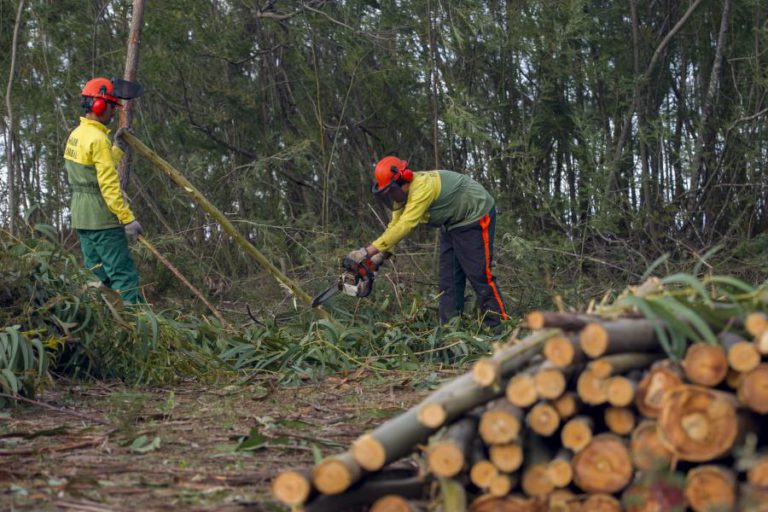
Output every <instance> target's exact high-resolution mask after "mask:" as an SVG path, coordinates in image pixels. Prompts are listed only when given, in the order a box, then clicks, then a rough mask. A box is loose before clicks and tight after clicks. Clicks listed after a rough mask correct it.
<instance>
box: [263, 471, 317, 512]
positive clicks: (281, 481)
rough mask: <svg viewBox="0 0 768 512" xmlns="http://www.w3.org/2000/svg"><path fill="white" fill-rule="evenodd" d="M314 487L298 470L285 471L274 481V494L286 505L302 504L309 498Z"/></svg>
mask: <svg viewBox="0 0 768 512" xmlns="http://www.w3.org/2000/svg"><path fill="white" fill-rule="evenodd" d="M311 489H312V487H311V485H310V483H309V480H308V479H307V478H306V477H305V476H304V475H302V474H301V473H299V472H298V471H283V472H282V473H280V474H278V475H277V477H276V478H275V479H274V481H273V482H272V495H273V496H274V497H275V498H276V499H277V500H278V501H280V502H282V503H284V504H286V505H290V506H293V505H302V504H304V502H306V501H307V498H309V493H310V491H311Z"/></svg>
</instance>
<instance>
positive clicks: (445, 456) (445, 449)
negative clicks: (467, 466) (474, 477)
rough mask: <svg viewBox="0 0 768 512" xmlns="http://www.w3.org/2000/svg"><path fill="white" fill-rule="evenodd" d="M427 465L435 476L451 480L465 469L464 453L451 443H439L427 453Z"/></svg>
mask: <svg viewBox="0 0 768 512" xmlns="http://www.w3.org/2000/svg"><path fill="white" fill-rule="evenodd" d="M427 464H428V465H429V469H430V470H431V471H432V472H433V473H434V474H435V475H437V476H442V477H445V478H450V477H452V476H456V475H457V474H459V472H460V471H461V469H462V468H463V467H464V453H463V452H462V451H461V449H460V448H459V447H458V446H456V445H455V444H454V443H452V442H450V441H448V442H441V443H437V444H435V445H433V446H430V447H429V449H428V451H427Z"/></svg>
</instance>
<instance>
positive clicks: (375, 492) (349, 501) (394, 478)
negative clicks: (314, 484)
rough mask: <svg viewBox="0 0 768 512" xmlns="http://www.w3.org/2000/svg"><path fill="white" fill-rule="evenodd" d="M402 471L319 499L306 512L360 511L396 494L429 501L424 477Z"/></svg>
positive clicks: (378, 477)
mask: <svg viewBox="0 0 768 512" xmlns="http://www.w3.org/2000/svg"><path fill="white" fill-rule="evenodd" d="M400 473H401V472H399V471H397V472H396V471H392V472H390V471H384V472H382V473H379V474H377V475H372V476H371V477H369V478H368V479H366V480H364V481H361V482H358V483H357V484H355V485H354V486H353V487H351V488H350V489H348V490H347V491H346V492H345V493H343V494H337V495H334V496H318V497H317V499H315V500H313V501H312V502H311V503H309V504H308V505H306V506H305V507H304V512H340V511H342V510H359V509H360V508H361V507H366V506H368V505H370V504H371V503H373V502H374V501H376V500H377V499H379V498H381V497H383V496H387V495H392V494H396V495H398V496H401V497H403V498H405V499H408V500H420V499H423V498H425V497H426V494H427V493H426V490H427V485H426V482H425V480H424V478H423V477H420V476H403V475H401V474H400Z"/></svg>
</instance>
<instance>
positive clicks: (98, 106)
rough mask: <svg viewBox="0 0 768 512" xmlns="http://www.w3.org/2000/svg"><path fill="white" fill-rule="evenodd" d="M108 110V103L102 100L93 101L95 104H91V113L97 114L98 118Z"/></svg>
mask: <svg viewBox="0 0 768 512" xmlns="http://www.w3.org/2000/svg"><path fill="white" fill-rule="evenodd" d="M106 110H107V102H106V101H104V100H103V99H101V98H96V99H95V100H93V103H92V104H91V112H93V113H94V114H96V115H97V116H100V115H101V114H103V113H104V112H106Z"/></svg>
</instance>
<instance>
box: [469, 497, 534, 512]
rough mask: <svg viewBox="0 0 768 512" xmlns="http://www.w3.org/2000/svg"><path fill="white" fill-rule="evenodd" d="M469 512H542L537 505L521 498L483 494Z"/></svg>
mask: <svg viewBox="0 0 768 512" xmlns="http://www.w3.org/2000/svg"><path fill="white" fill-rule="evenodd" d="M469 510H470V512H543V511H542V510H541V508H540V507H539V505H538V503H537V502H535V501H534V500H531V499H529V498H523V497H521V496H505V497H503V498H500V497H498V496H491V495H490V494H485V495H483V496H480V497H478V498H477V499H475V500H474V501H473V502H472V506H471V507H470V509H469Z"/></svg>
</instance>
